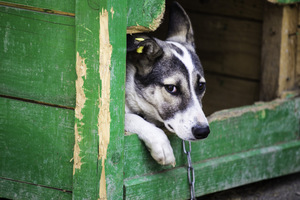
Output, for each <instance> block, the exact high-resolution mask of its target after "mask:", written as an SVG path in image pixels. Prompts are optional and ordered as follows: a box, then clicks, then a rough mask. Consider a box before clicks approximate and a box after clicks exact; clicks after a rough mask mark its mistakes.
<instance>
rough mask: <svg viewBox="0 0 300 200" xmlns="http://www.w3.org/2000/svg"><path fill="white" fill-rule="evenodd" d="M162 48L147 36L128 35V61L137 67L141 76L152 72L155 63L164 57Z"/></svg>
mask: <svg viewBox="0 0 300 200" xmlns="http://www.w3.org/2000/svg"><path fill="white" fill-rule="evenodd" d="M162 53H163V51H162V48H161V47H160V46H159V45H158V44H157V42H156V41H155V40H154V39H153V38H151V37H149V36H146V35H141V34H136V35H127V59H128V60H129V62H131V63H132V64H134V65H135V66H136V67H137V70H138V73H139V74H140V75H142V76H143V75H146V74H148V73H150V72H151V70H152V66H153V63H154V62H155V60H156V59H157V58H158V57H160V56H161V55H162Z"/></svg>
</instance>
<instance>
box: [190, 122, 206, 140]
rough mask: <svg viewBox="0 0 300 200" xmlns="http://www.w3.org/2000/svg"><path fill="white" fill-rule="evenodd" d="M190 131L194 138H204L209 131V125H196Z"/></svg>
mask: <svg viewBox="0 0 300 200" xmlns="http://www.w3.org/2000/svg"><path fill="white" fill-rule="evenodd" d="M192 133H193V135H194V137H195V138H196V139H204V138H206V137H207V136H208V134H209V133H210V130H209V126H205V127H203V126H200V125H196V126H194V127H193V128H192Z"/></svg>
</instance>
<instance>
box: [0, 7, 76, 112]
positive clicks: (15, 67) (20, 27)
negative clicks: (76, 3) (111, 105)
mask: <svg viewBox="0 0 300 200" xmlns="http://www.w3.org/2000/svg"><path fill="white" fill-rule="evenodd" d="M0 11H1V12H0V17H1V21H0V37H1V38H3V39H2V40H1V42H0V60H1V62H0V85H1V87H0V93H1V94H2V95H7V96H14V97H19V98H24V99H30V100H35V101H41V102H45V103H50V104H55V105H61V106H67V107H74V106H75V77H76V74H75V51H74V49H75V34H74V18H71V17H64V16H58V15H49V14H42V13H38V12H32V11H25V10H19V9H14V8H5V7H1V6H0Z"/></svg>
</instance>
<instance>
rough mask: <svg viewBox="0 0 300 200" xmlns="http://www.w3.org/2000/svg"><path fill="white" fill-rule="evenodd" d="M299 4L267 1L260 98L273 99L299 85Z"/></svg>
mask: <svg viewBox="0 0 300 200" xmlns="http://www.w3.org/2000/svg"><path fill="white" fill-rule="evenodd" d="M297 21H298V9H297V7H296V6H289V5H285V6H279V5H273V4H270V3H266V5H265V10H264V23H263V41H262V78H261V91H260V99H261V100H264V101H269V100H272V99H275V98H276V97H279V96H280V95H282V93H283V91H285V90H290V89H293V88H294V86H295V70H296V52H297V49H296V47H297V41H296V39H297V37H296V33H297Z"/></svg>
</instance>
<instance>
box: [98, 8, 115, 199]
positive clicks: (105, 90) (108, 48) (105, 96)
mask: <svg viewBox="0 0 300 200" xmlns="http://www.w3.org/2000/svg"><path fill="white" fill-rule="evenodd" d="M111 10H113V8H111ZM99 21H100V33H99V42H100V47H99V52H100V54H99V73H100V81H101V96H100V97H99V115H98V134H99V154H98V159H101V161H102V172H101V178H100V189H99V196H100V199H105V198H107V195H106V179H105V159H106V155H107V148H108V144H109V139H110V121H111V118H110V110H109V106H110V69H109V68H110V65H111V55H112V45H111V44H110V41H109V27H108V11H107V10H106V9H105V10H103V9H102V12H101V13H100V18H99Z"/></svg>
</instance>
